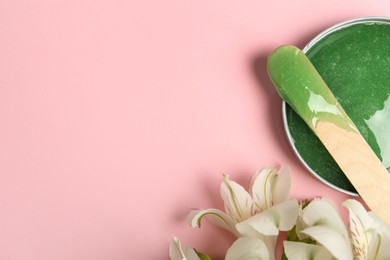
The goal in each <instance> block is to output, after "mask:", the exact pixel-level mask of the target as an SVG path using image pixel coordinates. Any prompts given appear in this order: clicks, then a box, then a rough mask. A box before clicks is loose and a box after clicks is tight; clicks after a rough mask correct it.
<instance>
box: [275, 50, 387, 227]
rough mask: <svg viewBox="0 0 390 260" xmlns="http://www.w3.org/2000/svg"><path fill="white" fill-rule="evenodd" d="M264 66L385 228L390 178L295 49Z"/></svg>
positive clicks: (320, 80) (318, 78)
mask: <svg viewBox="0 0 390 260" xmlns="http://www.w3.org/2000/svg"><path fill="white" fill-rule="evenodd" d="M267 66H268V74H269V76H270V78H271V80H272V82H273V84H274V86H275V87H276V89H277V91H278V92H279V95H280V96H281V97H282V98H283V99H284V100H285V101H286V102H287V103H288V104H289V105H290V106H291V107H292V108H293V109H294V110H295V112H297V114H298V115H299V116H300V117H301V118H302V119H303V120H304V121H305V122H306V123H307V125H308V126H309V127H310V128H311V129H312V130H313V132H314V133H315V134H316V135H317V137H318V138H319V139H320V141H321V142H322V143H323V144H324V146H325V148H326V149H327V150H328V151H329V153H330V154H331V156H332V157H333V158H334V159H335V161H336V162H337V164H338V165H339V166H340V168H341V170H342V171H343V172H344V174H345V175H346V176H347V178H348V179H349V180H350V181H351V183H352V185H353V186H354V187H355V189H356V191H357V192H358V193H359V195H360V196H361V197H362V198H363V200H364V201H365V202H366V203H367V205H368V206H369V207H370V208H371V210H372V211H374V212H375V213H376V214H377V215H378V216H379V217H381V218H382V219H383V220H384V221H386V222H387V223H388V224H390V174H389V173H388V171H387V170H386V168H385V167H384V166H383V165H382V163H381V161H380V160H379V159H378V157H377V156H376V155H375V153H374V152H373V151H372V149H371V147H370V146H369V145H368V144H367V142H366V141H365V139H364V138H363V136H362V135H361V134H360V133H359V131H358V129H357V128H356V126H355V124H354V123H353V122H352V120H351V119H350V118H349V116H348V115H347V114H346V112H345V111H344V109H343V108H342V107H341V105H340V104H339V102H338V101H337V99H336V98H335V97H334V95H333V94H332V92H331V91H330V89H329V88H328V86H327V85H326V83H325V82H324V81H323V79H322V78H321V76H320V75H319V74H318V72H317V70H316V69H315V68H314V66H313V65H312V64H311V62H310V60H309V59H308V58H307V57H306V55H305V54H304V53H303V52H302V51H301V50H300V49H298V48H296V47H294V46H282V47H279V48H278V49H276V50H275V51H274V52H273V53H271V55H270V56H269V57H268V64H267ZM313 153H315V151H313Z"/></svg>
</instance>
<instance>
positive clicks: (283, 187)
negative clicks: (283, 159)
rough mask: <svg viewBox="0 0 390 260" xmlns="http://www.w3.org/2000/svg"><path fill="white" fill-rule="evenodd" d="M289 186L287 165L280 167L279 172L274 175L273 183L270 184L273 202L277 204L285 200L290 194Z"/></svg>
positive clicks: (289, 177) (289, 178)
mask: <svg viewBox="0 0 390 260" xmlns="http://www.w3.org/2000/svg"><path fill="white" fill-rule="evenodd" d="M290 188H291V176H290V170H289V169H288V168H287V167H282V168H281V169H280V171H279V173H278V174H277V175H276V176H275V179H274V183H273V185H272V201H273V204H279V203H282V202H284V201H287V200H288V197H289V196H290Z"/></svg>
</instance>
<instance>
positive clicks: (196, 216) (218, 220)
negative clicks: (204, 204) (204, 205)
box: [188, 209, 238, 236]
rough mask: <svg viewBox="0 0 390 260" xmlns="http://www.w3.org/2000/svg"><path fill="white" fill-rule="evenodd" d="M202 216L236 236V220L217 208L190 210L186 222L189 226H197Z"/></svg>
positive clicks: (199, 224)
mask: <svg viewBox="0 0 390 260" xmlns="http://www.w3.org/2000/svg"><path fill="white" fill-rule="evenodd" d="M203 217H206V218H207V219H208V220H209V221H210V222H211V223H212V224H214V225H215V226H217V227H220V228H223V229H226V230H228V231H230V232H232V233H233V234H235V235H237V236H238V233H237V230H236V228H235V225H236V222H235V221H234V220H233V219H232V218H231V217H230V216H228V215H227V214H226V213H225V212H223V211H221V210H218V209H205V210H192V211H191V212H190V214H189V216H188V222H189V224H190V226H191V227H197V228H199V227H200V226H201V222H202V219H203Z"/></svg>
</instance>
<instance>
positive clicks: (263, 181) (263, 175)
mask: <svg viewBox="0 0 390 260" xmlns="http://www.w3.org/2000/svg"><path fill="white" fill-rule="evenodd" d="M276 171H277V170H276V168H265V169H262V170H259V171H257V172H256V173H255V174H254V175H253V176H252V178H251V184H250V191H251V193H252V197H253V201H254V203H255V204H256V205H257V208H258V211H264V210H266V209H268V208H270V207H272V205H273V203H272V185H273V181H274V178H275V177H276Z"/></svg>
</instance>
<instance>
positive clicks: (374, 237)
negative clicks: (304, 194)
mask: <svg viewBox="0 0 390 260" xmlns="http://www.w3.org/2000/svg"><path fill="white" fill-rule="evenodd" d="M343 206H344V207H346V208H347V209H348V210H349V228H347V227H346V226H345V224H344V222H343V220H342V219H341V217H340V215H339V214H338V212H337V210H336V208H335V207H334V206H333V204H332V203H331V202H330V201H328V200H326V199H317V200H314V201H312V202H311V203H309V205H308V206H307V207H306V208H305V209H304V210H303V211H302V221H303V222H304V224H303V225H302V230H301V228H297V227H296V231H297V235H299V234H300V232H301V233H302V234H305V235H307V236H309V237H311V238H312V239H314V240H315V242H316V243H317V244H316V245H311V244H307V243H303V242H292V241H285V242H284V249H285V253H286V256H287V258H289V259H318V260H322V259H333V258H336V259H345V260H349V259H390V248H389V246H388V245H389V244H390V243H389V242H390V227H389V226H387V225H386V224H385V223H383V222H382V221H380V220H379V219H377V218H376V216H375V215H374V214H373V213H371V212H367V211H366V210H365V209H364V207H363V206H362V205H361V204H360V203H359V202H358V201H356V200H352V199H351V200H347V201H345V202H344V203H343ZM298 221H299V218H298Z"/></svg>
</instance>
